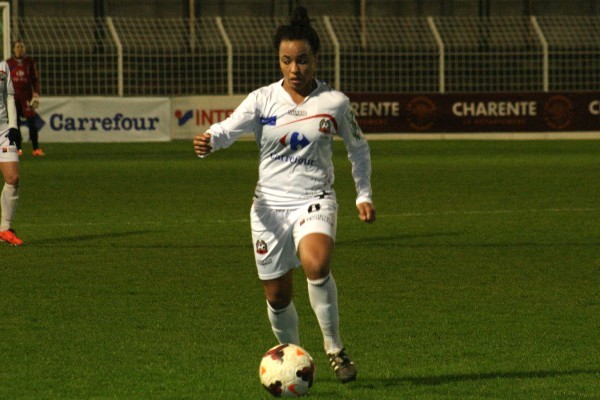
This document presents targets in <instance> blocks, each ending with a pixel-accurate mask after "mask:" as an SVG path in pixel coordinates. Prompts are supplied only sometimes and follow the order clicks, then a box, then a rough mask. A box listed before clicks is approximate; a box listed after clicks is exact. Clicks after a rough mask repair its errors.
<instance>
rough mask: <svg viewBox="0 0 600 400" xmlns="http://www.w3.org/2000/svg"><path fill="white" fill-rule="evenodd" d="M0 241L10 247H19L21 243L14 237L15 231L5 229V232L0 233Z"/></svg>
mask: <svg viewBox="0 0 600 400" xmlns="http://www.w3.org/2000/svg"><path fill="white" fill-rule="evenodd" d="M0 240H2V241H4V242H6V243H8V244H10V245H11V246H21V245H22V244H23V241H22V240H21V239H19V238H18V237H17V235H15V231H14V230H12V229H7V230H5V231H0Z"/></svg>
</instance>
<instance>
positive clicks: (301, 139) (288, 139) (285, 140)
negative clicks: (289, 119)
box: [279, 132, 310, 151]
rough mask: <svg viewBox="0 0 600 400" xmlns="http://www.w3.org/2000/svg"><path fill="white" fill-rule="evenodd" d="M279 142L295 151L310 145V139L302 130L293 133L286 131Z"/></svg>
mask: <svg viewBox="0 0 600 400" xmlns="http://www.w3.org/2000/svg"><path fill="white" fill-rule="evenodd" d="M279 143H281V145H282V146H285V147H289V148H290V149H292V150H293V151H296V150H302V149H303V148H305V147H306V146H308V145H309V144H310V141H309V140H308V139H307V138H306V136H304V135H303V134H301V133H300V132H293V133H292V134H289V133H286V134H285V135H284V136H283V137H282V138H281V139H279Z"/></svg>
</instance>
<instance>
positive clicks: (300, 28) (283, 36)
mask: <svg viewBox="0 0 600 400" xmlns="http://www.w3.org/2000/svg"><path fill="white" fill-rule="evenodd" d="M282 40H306V41H307V42H308V43H309V44H310V48H311V49H312V51H313V53H314V54H317V53H318V52H319V48H320V47H321V40H320V39H319V34H318V33H317V31H316V30H315V29H314V28H313V27H312V26H311V25H310V19H309V18H308V11H306V8H304V7H302V6H298V7H296V8H295V9H294V12H293V13H292V17H291V19H290V23H289V24H288V25H281V26H279V27H278V28H277V30H276V31H275V35H274V36H273V46H274V47H275V51H279V45H280V44H281V41H282Z"/></svg>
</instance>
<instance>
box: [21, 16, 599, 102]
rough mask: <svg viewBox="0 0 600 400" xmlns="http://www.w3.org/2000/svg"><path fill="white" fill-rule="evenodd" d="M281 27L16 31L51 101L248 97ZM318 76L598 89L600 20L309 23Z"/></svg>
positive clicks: (449, 85)
mask: <svg viewBox="0 0 600 400" xmlns="http://www.w3.org/2000/svg"><path fill="white" fill-rule="evenodd" d="M284 22H285V20H284V19H283V18H278V17H275V18H270V17H216V18H215V17H204V18H197V19H194V20H189V19H167V18H160V19H150V18H106V19H102V20H99V19H94V18H66V17H65V18H63V17H36V18H26V19H25V18H22V19H20V20H19V21H18V23H19V31H20V34H21V38H23V39H24V40H25V42H26V44H27V48H28V52H29V54H30V55H31V56H33V57H34V58H35V59H36V60H37V62H38V65H39V68H40V71H41V81H42V93H43V95H46V96H80V95H102V96H108V95H110V96H155V95H160V96H174V95H202V94H212V95H215V94H245V93H247V92H249V91H251V90H254V89H256V88H258V87H260V86H263V85H265V84H268V83H270V82H272V81H275V80H277V79H279V78H280V72H279V67H278V62H277V57H276V53H275V52H274V50H273V48H272V44H271V36H272V33H273V31H274V30H275V28H276V27H277V26H278V25H280V24H282V23H284ZM313 25H314V27H315V29H316V30H317V31H318V32H319V35H320V37H321V41H322V48H321V52H320V54H319V60H318V71H317V75H318V77H319V78H320V79H323V80H325V81H327V82H329V83H330V84H331V85H332V86H334V87H336V88H338V89H340V90H343V91H345V92H368V93H446V92H454V93H458V92H467V93H472V92H532V91H534V92H535V91H539V92H543V91H598V90H600V17H598V16H593V17H537V18H536V17H491V18H476V17H429V18H417V17H414V18H403V17H387V18H366V19H361V18H355V17H345V16H336V17H334V16H331V17H327V16H320V17H316V18H315V19H314V21H313Z"/></svg>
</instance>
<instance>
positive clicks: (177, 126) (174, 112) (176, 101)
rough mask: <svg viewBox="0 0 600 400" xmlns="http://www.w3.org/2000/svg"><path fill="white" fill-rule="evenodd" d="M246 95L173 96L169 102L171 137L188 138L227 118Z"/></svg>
mask: <svg viewBox="0 0 600 400" xmlns="http://www.w3.org/2000/svg"><path fill="white" fill-rule="evenodd" d="M245 98H246V96H245V95H244V96H242V95H236V96H187V97H174V98H173V99H172V102H171V107H172V109H171V117H172V118H171V135H172V137H173V139H190V138H193V137H194V136H195V135H197V134H199V133H204V132H206V130H207V129H208V128H209V127H210V126H211V125H212V124H214V123H215V122H219V121H222V120H224V119H225V118H227V117H228V116H229V115H231V113H232V112H233V110H235V109H236V107H237V106H239V105H240V104H241V103H242V101H244V99H245Z"/></svg>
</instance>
